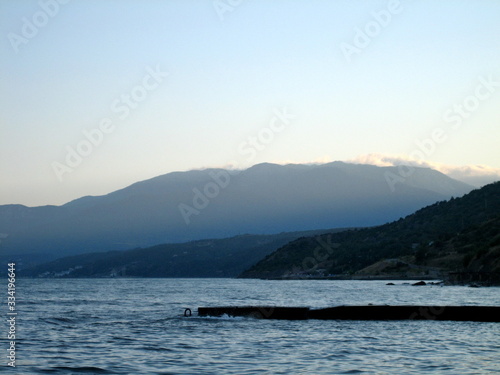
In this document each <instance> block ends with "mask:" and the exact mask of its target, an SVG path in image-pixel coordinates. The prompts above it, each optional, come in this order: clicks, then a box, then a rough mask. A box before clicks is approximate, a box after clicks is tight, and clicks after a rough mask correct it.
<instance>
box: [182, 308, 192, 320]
mask: <svg viewBox="0 0 500 375" xmlns="http://www.w3.org/2000/svg"><path fill="white" fill-rule="evenodd" d="M191 315H193V313H192V312H191V309H186V310H184V316H185V317H186V318H188V317H190V316H191Z"/></svg>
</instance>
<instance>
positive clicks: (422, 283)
mask: <svg viewBox="0 0 500 375" xmlns="http://www.w3.org/2000/svg"><path fill="white" fill-rule="evenodd" d="M411 285H413V286H420V285H427V283H426V282H425V281H418V282H416V283H414V284H411Z"/></svg>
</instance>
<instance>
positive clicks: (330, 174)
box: [0, 162, 472, 257]
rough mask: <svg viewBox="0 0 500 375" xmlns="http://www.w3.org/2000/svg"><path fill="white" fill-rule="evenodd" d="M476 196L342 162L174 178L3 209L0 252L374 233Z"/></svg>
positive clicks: (420, 175)
mask: <svg viewBox="0 0 500 375" xmlns="http://www.w3.org/2000/svg"><path fill="white" fill-rule="evenodd" d="M403 172H404V171H403ZM230 173H231V174H230ZM403 174H404V173H403ZM388 181H389V183H388ZM471 189H472V187H471V186H469V185H466V184H464V183H462V182H459V181H456V180H453V179H451V178H449V177H447V176H445V175H444V174H442V173H439V172H436V171H434V170H431V169H426V168H415V169H414V170H413V171H412V173H409V176H408V177H406V178H403V177H401V170H400V169H398V167H375V166H370V165H359V164H346V163H342V162H334V163H329V164H323V165H285V166H281V165H274V164H259V165H256V166H253V167H251V168H249V169H247V170H243V171H240V172H239V173H235V172H228V171H226V170H223V169H207V170H197V171H189V172H175V173H169V174H166V175H162V176H158V177H155V178H152V179H149V180H146V181H141V182H137V183H135V184H133V185H131V186H129V187H127V188H124V189H121V190H118V191H115V192H112V193H110V194H107V195H104V196H97V197H83V198H80V199H77V200H74V201H72V202H69V203H67V204H65V205H62V206H43V207H25V206H22V205H4V206H0V232H1V233H2V239H1V242H0V247H1V249H2V254H4V255H9V254H18V255H19V254H46V256H47V257H55V256H59V257H60V256H65V255H71V254H78V253H84V252H96V251H97V252H98V251H107V250H124V249H133V248H137V247H146V246H151V245H155V244H159V243H173V242H187V241H193V240H198V239H203V238H226V237H231V236H235V235H238V234H242V233H257V234H272V233H280V232H291V231H299V230H309V229H318V228H334V227H352V226H355V227H360V226H371V225H377V224H382V223H385V222H388V221H391V220H394V219H397V218H399V217H401V216H405V215H407V214H409V213H411V212H413V211H414V210H416V209H418V208H420V207H423V206H425V205H428V204H431V203H433V202H436V201H438V200H443V199H448V198H450V197H451V196H455V197H457V196H461V195H463V194H465V193H467V192H468V191H470V190H471ZM30 256H31V255H30ZM44 256H45V255H44Z"/></svg>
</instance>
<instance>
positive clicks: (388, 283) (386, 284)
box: [385, 283, 396, 285]
mask: <svg viewBox="0 0 500 375" xmlns="http://www.w3.org/2000/svg"><path fill="white" fill-rule="evenodd" d="M385 285H396V284H394V283H387V284H385Z"/></svg>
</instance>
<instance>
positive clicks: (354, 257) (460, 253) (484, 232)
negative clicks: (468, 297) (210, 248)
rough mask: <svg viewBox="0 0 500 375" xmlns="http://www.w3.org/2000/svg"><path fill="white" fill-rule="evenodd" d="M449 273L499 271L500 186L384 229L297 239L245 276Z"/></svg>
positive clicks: (444, 203)
mask: <svg viewBox="0 0 500 375" xmlns="http://www.w3.org/2000/svg"><path fill="white" fill-rule="evenodd" d="M449 272H485V273H489V272H500V182H496V183H493V184H490V185H487V186H485V187H483V188H481V189H478V190H473V191H472V192H470V193H469V194H467V195H465V196H463V197H462V198H452V199H450V200H448V201H442V202H438V203H435V204H433V205H430V206H427V207H425V208H423V209H420V210H418V211H416V212H415V213H414V214H412V215H409V216H407V217H405V218H404V219H403V218H402V219H399V220H398V221H395V222H392V223H389V224H385V225H382V226H378V227H372V228H366V229H359V230H350V231H345V232H341V233H331V234H324V235H320V236H314V237H304V238H300V239H297V240H295V241H292V242H291V243H289V244H287V245H285V246H283V247H281V248H280V249H278V250H277V251H275V252H274V253H272V254H270V255H268V256H267V257H266V258H265V259H263V260H262V261H260V262H258V263H257V264H256V265H254V266H253V267H251V268H250V269H248V270H247V271H245V272H243V273H242V274H241V275H240V277H247V278H250V277H255V278H302V277H334V275H337V276H338V275H351V276H354V277H357V276H359V277H361V276H365V277H367V276H370V277H384V276H391V277H413V276H414V277H419V276H429V277H430V276H435V277H441V276H445V275H446V274H448V273H449Z"/></svg>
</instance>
